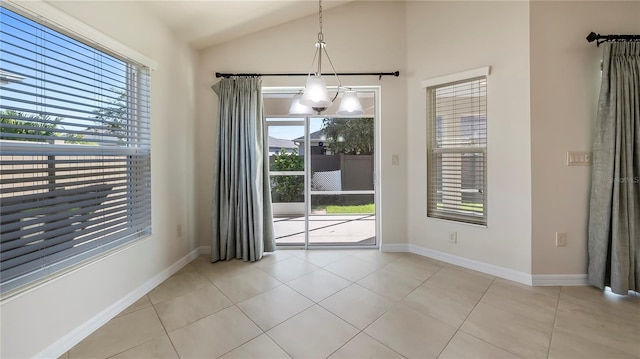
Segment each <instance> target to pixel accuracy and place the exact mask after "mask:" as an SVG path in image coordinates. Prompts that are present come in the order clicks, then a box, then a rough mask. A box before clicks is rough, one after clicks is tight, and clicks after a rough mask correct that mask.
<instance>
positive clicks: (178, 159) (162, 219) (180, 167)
mask: <svg viewBox="0 0 640 359" xmlns="http://www.w3.org/2000/svg"><path fill="white" fill-rule="evenodd" d="M53 5H55V7H57V8H59V9H61V10H62V11H64V12H66V13H68V14H70V15H72V16H74V17H76V18H77V19H80V20H81V21H83V22H85V23H87V24H90V25H91V26H93V27H95V28H96V29H98V30H100V31H102V32H103V33H105V34H107V35H109V36H111V37H113V38H115V39H116V40H119V41H120V42H122V43H123V44H125V45H127V46H129V47H130V48H133V49H135V50H137V51H138V52H140V53H142V54H144V55H146V56H148V57H150V58H152V59H154V60H155V61H157V62H158V69H157V70H156V71H155V72H153V73H152V75H151V82H152V84H151V101H152V106H151V117H152V150H151V151H152V157H151V159H152V163H151V166H152V195H153V197H152V201H153V202H152V203H153V213H152V223H153V235H152V236H151V237H149V238H147V239H145V240H142V241H139V242H137V243H136V244H134V245H132V246H130V247H127V248H125V249H123V250H121V251H119V252H117V253H114V254H112V255H110V256H108V257H105V258H103V259H101V260H100V261H98V262H93V263H91V264H89V265H87V266H85V267H83V268H81V269H79V270H76V271H74V272H71V273H69V274H66V275H64V276H62V277H59V278H57V279H56V280H54V281H51V282H48V283H46V284H43V285H40V286H38V287H36V288H34V289H33V290H30V291H28V292H25V293H23V294H21V295H18V296H15V297H12V298H9V299H7V300H5V301H3V302H2V303H1V307H0V310H1V314H2V339H1V340H2V343H1V347H2V348H1V352H0V356H1V357H2V358H27V357H33V356H34V355H36V354H37V353H40V352H41V351H43V350H45V349H46V348H49V347H50V346H51V345H53V344H54V343H56V341H58V340H59V339H60V338H61V337H63V336H65V335H67V334H68V333H70V332H72V331H73V330H74V329H76V328H78V327H81V326H82V325H84V324H86V322H87V321H89V320H91V318H93V317H94V316H95V315H96V314H98V313H100V312H101V311H103V310H105V309H106V308H108V307H109V306H111V305H113V304H114V303H116V302H117V301H119V300H121V299H122V298H124V297H126V296H127V294H129V293H131V292H132V291H134V290H135V289H136V288H138V287H140V286H142V285H143V284H144V283H145V282H147V281H149V280H150V279H152V278H153V277H154V276H156V275H158V274H159V273H160V272H162V271H163V270H165V269H167V268H168V267H169V266H170V265H171V264H173V263H175V262H176V261H178V260H179V259H180V258H182V257H184V256H185V255H187V254H188V253H189V252H190V251H192V250H193V249H195V248H196V247H197V246H198V245H199V243H198V242H197V240H196V237H195V230H194V228H195V225H194V223H195V221H194V220H193V203H194V199H193V197H194V191H193V171H194V166H193V158H194V154H193V151H194V148H193V136H194V128H195V127H194V121H195V72H194V71H195V68H196V55H195V53H194V52H193V51H192V50H191V49H190V48H189V47H188V46H186V45H185V44H184V43H182V42H180V41H177V40H176V39H175V38H174V36H173V34H172V33H170V32H169V31H168V30H167V28H166V27H165V26H163V25H162V24H160V23H159V22H157V21H156V20H154V19H153V18H152V17H150V16H148V15H147V14H146V13H145V12H143V11H141V10H140V9H139V8H138V7H137V5H136V4H131V3H126V2H93V1H91V2H89V1H86V2H58V1H56V2H55V3H53ZM178 224H181V225H182V231H183V234H182V236H181V238H178V236H177V232H176V226H177V225H178Z"/></svg>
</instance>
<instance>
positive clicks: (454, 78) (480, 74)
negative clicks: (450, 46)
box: [422, 66, 491, 227]
mask: <svg viewBox="0 0 640 359" xmlns="http://www.w3.org/2000/svg"><path fill="white" fill-rule="evenodd" d="M490 70H491V68H490V67H489V66H485V67H481V68H477V69H473V70H469V71H464V72H459V73H455V74H451V75H446V76H441V77H437V78H433V79H429V80H424V81H422V87H423V89H425V92H426V108H427V111H426V117H427V121H426V122H427V138H426V139H427V143H426V145H427V151H426V154H427V201H426V205H427V211H426V212H427V213H426V215H427V217H428V218H433V219H440V220H447V221H455V222H457V223H464V224H470V225H478V226H484V227H486V226H488V215H487V213H488V211H487V209H488V206H487V204H488V203H487V202H488V191H487V188H488V181H487V162H488V161H487V157H488V156H487V153H488V152H487V147H488V143H487V142H488V135H487V134H485V138H484V140H485V145H484V146H456V147H448V148H442V147H440V148H438V147H437V139H436V137H437V126H438V125H437V122H438V117H437V115H436V111H437V109H436V106H435V102H436V98H435V95H436V90H437V89H439V88H443V87H448V86H454V85H459V84H464V83H469V82H474V81H478V80H485V81H487V82H488V76H489V74H490ZM485 86H486V84H485ZM484 101H485V102H484V104H485V113H484V115H485V120H484V121H485V126H486V127H488V121H487V120H488V116H487V112H488V111H487V110H486V103H487V94H486V92H485V98H484ZM461 118H462V117H461ZM439 154H461V155H462V154H481V155H482V164H483V165H482V184H483V186H482V187H483V188H482V201H483V211H482V212H483V213H482V216H474V215H467V214H464V213H461V212H462V211H461V210H460V211H456V210H442V209H438V202H437V201H438V194H437V189H436V181H437V180H436V176H437V174H438V172H437V171H435V170H434V168H435V166H437V161H436V160H435V158H436V156H438V155H439ZM460 163H461V164H462V163H463V161H462V159H461V160H460ZM461 171H462V170H461ZM459 193H460V196H461V197H462V196H463V193H464V192H463V191H462V188H461V190H460V192H459ZM434 201H435V203H434Z"/></svg>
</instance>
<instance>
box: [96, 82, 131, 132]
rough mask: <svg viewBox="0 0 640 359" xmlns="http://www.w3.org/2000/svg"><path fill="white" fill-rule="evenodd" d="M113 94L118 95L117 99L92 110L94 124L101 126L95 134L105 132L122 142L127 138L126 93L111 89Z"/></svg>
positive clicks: (127, 111)
mask: <svg viewBox="0 0 640 359" xmlns="http://www.w3.org/2000/svg"><path fill="white" fill-rule="evenodd" d="M111 91H113V92H117V93H119V95H118V98H116V99H112V100H111V101H110V103H109V104H108V105H107V106H106V107H102V108H99V109H96V110H93V112H94V113H95V116H94V118H95V120H96V121H95V122H96V124H97V125H98V126H101V127H102V129H100V130H93V131H95V132H99V131H102V132H107V133H109V134H113V135H115V136H117V137H118V139H119V140H123V139H124V138H126V137H127V131H126V129H127V124H128V122H129V115H128V113H129V108H128V106H127V101H126V93H125V91H124V90H122V89H120V90H117V89H113V88H112V89H111Z"/></svg>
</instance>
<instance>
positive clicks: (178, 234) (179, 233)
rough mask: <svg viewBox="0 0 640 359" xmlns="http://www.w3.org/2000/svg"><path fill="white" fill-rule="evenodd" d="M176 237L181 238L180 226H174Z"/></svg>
mask: <svg viewBox="0 0 640 359" xmlns="http://www.w3.org/2000/svg"><path fill="white" fill-rule="evenodd" d="M176 236H178V238H182V225H181V224H179V225H177V226H176Z"/></svg>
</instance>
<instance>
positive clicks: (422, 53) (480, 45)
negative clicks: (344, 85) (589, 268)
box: [406, 1, 531, 273]
mask: <svg viewBox="0 0 640 359" xmlns="http://www.w3.org/2000/svg"><path fill="white" fill-rule="evenodd" d="M406 32H407V73H408V83H407V94H408V101H409V103H408V126H407V129H408V131H407V143H408V146H409V148H410V151H409V152H408V154H409V159H408V164H407V165H408V168H409V176H408V218H409V223H408V235H409V244H412V245H415V246H419V247H422V248H428V249H431V250H436V251H440V252H444V253H446V254H450V255H454V256H459V257H463V258H466V259H470V260H474V261H479V262H484V263H489V264H492V265H496V266H500V267H503V268H507V269H511V270H514V271H517V272H523V273H531V243H530V238H531V153H530V126H529V121H530V118H529V117H530V116H529V4H528V3H527V2H517V1H509V2H502V1H497V2H486V1H479V2H457V1H440V2H438V1H428V2H414V1H412V2H407V3H406ZM482 66H491V69H492V71H491V75H490V76H489V77H488V81H487V97H488V100H487V106H488V108H487V111H488V119H487V121H488V148H487V150H488V163H487V172H488V174H487V177H488V191H487V195H488V200H487V210H488V226H487V227H486V228H484V227H480V226H473V225H464V224H457V223H456V222H451V221H443V220H437V219H431V218H427V216H426V213H427V210H426V203H427V193H426V188H427V185H426V183H427V177H426V176H427V170H426V164H427V158H426V133H427V127H426V102H425V99H426V93H425V90H424V89H422V88H421V84H420V82H421V81H422V80H425V79H429V78H434V77H439V76H442V75H448V74H452V73H457V72H461V71H465V70H469V69H474V68H478V67H482ZM454 231H456V232H458V243H457V244H450V243H449V242H448V238H449V233H450V232H454Z"/></svg>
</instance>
